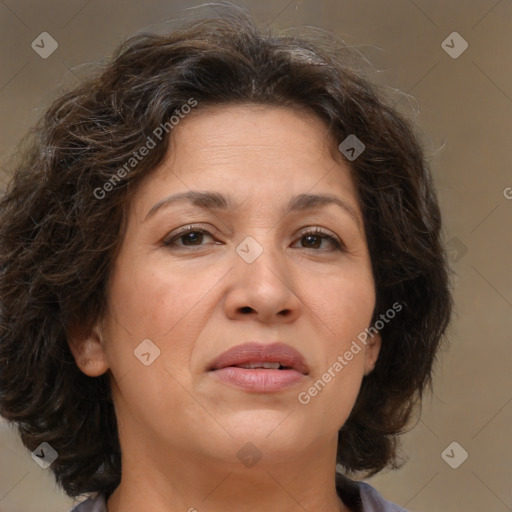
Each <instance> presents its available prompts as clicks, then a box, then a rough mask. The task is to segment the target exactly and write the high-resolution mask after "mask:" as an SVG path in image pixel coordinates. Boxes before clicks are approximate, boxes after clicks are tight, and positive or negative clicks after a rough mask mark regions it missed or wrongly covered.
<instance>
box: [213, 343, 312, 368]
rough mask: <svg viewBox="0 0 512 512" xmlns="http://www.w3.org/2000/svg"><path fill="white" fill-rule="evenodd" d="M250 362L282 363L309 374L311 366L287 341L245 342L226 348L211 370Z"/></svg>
mask: <svg viewBox="0 0 512 512" xmlns="http://www.w3.org/2000/svg"><path fill="white" fill-rule="evenodd" d="M248 363H280V364H281V365H282V366H286V367H288V368H293V369H294V370H297V371H298V372H300V373H303V374H304V375H308V373H309V368H308V366H307V364H306V362H305V360H304V358H303V357H302V355H301V353H300V352H299V351H298V350H296V349H294V348H293V347H290V346H289V345H286V344H285V343H272V344H263V343H256V342H251V343H244V344H242V345H237V346H235V347H232V348H230V349H229V350H226V352H223V353H222V354H221V355H220V356H219V357H217V358H216V359H215V360H214V361H212V363H211V364H210V366H209V367H208V370H209V371H212V370H219V369H220V368H227V367H228V366H236V365H240V364H248Z"/></svg>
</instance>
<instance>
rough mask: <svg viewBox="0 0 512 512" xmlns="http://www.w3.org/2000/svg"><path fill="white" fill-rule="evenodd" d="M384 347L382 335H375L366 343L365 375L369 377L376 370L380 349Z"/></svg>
mask: <svg viewBox="0 0 512 512" xmlns="http://www.w3.org/2000/svg"><path fill="white" fill-rule="evenodd" d="M381 345H382V338H381V336H380V333H377V334H375V335H374V336H371V337H369V338H368V341H367V343H366V351H365V353H364V374H365V375H368V374H369V373H371V372H372V371H373V369H374V368H375V364H376V363H377V359H378V357H379V352H380V347H381Z"/></svg>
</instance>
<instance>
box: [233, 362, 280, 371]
mask: <svg viewBox="0 0 512 512" xmlns="http://www.w3.org/2000/svg"><path fill="white" fill-rule="evenodd" d="M236 366H237V368H246V369H248V370H252V369H254V368H267V369H269V370H278V369H279V367H280V366H281V365H280V364H279V363H247V364H237V365H236Z"/></svg>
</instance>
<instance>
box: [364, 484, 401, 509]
mask: <svg viewBox="0 0 512 512" xmlns="http://www.w3.org/2000/svg"><path fill="white" fill-rule="evenodd" d="M358 486H359V492H360V495H361V501H362V505H363V512H407V510H406V509H405V508H403V507H400V506H399V505H396V504H395V503H391V502H390V501H387V500H385V499H384V498H383V497H382V496H381V495H380V494H379V493H378V491H377V490H376V489H375V488H373V487H372V486H371V485H370V484H367V483H365V482H358Z"/></svg>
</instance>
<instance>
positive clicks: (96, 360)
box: [68, 324, 109, 377]
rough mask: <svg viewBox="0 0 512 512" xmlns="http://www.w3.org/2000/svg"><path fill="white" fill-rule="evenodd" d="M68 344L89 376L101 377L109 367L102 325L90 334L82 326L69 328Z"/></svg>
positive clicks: (77, 362) (76, 360)
mask: <svg viewBox="0 0 512 512" xmlns="http://www.w3.org/2000/svg"><path fill="white" fill-rule="evenodd" d="M68 345H69V349H70V350H71V353H72V354H73V357H74V359H75V362H76V365H77V366H78V368H79V369H80V370H81V371H82V372H83V373H85V374H86V375H88V376H89V377H99V376H100V375H103V374H104V373H105V372H106V371H107V370H108V368H109V365H108V361H107V358H106V355H105V351H104V348H103V339H102V332H101V327H100V325H99V324H98V325H95V326H94V327H93V329H92V331H91V332H90V333H89V334H86V333H84V331H83V330H81V329H80V328H70V329H68Z"/></svg>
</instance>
